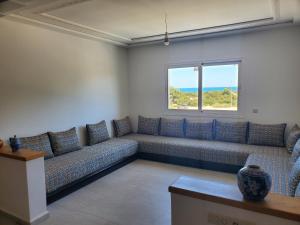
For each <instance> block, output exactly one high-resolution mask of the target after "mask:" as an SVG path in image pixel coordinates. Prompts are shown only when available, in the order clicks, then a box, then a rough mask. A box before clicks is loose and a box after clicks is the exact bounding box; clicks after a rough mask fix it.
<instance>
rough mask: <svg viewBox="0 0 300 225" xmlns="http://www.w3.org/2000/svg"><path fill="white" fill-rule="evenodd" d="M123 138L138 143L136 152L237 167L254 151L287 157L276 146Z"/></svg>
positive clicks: (192, 140)
mask: <svg viewBox="0 0 300 225" xmlns="http://www.w3.org/2000/svg"><path fill="white" fill-rule="evenodd" d="M122 138H126V139H131V140H135V141H137V142H138V143H139V152H144V153H152V154H160V155H167V156H176V157H182V158H188V159H196V160H202V161H208V162H215V163H223V164H230V165H237V166H243V165H244V164H245V162H246V160H247V157H248V156H249V154H251V153H256V152H260V153H265V152H267V153H269V154H272V155H275V156H288V153H287V151H286V149H285V148H278V147H268V146H255V145H246V144H239V143H230V142H219V141H207V140H195V139H187V138H174V137H163V136H152V135H141V134H130V135H126V136H124V137H122Z"/></svg>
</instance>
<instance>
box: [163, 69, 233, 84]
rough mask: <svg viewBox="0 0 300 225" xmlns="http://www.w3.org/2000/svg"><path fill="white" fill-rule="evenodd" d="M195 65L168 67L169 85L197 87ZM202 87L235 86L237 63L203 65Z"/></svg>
mask: <svg viewBox="0 0 300 225" xmlns="http://www.w3.org/2000/svg"><path fill="white" fill-rule="evenodd" d="M197 69H198V68H197V67H186V68H172V69H169V85H170V86H172V87H175V88H197V87H198V71H197ZM202 79H203V80H202V82H203V87H204V88H207V87H237V86H238V65H237V64H235V65H221V66H220V65H219V66H204V67H203V78H202Z"/></svg>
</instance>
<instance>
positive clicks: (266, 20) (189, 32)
mask: <svg viewBox="0 0 300 225" xmlns="http://www.w3.org/2000/svg"><path fill="white" fill-rule="evenodd" d="M272 23H274V18H273V17H267V18H263V19H257V20H249V21H245V22H240V23H232V24H226V25H220V26H214V27H207V28H202V29H195V30H187V31H180V32H173V33H168V35H169V37H170V38H177V37H186V36H194V35H200V34H209V33H214V32H221V31H229V30H234V29H240V28H244V27H252V26H253V27H254V26H259V25H265V24H272ZM162 38H164V34H159V35H153V36H147V37H140V38H133V39H132V42H133V43H136V42H144V41H148V40H150V41H153V40H156V39H162Z"/></svg>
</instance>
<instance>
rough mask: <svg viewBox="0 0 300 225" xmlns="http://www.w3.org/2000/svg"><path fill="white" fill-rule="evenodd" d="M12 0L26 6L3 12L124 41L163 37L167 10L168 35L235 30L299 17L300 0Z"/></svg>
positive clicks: (124, 43) (89, 34) (40, 22)
mask: <svg viewBox="0 0 300 225" xmlns="http://www.w3.org/2000/svg"><path fill="white" fill-rule="evenodd" d="M10 1H14V2H20V3H23V4H24V6H25V7H23V8H22V9H21V10H20V9H19V10H16V11H13V12H9V13H7V15H8V18H14V19H22V20H24V21H27V22H31V23H37V24H40V25H44V26H47V25H48V26H50V27H52V28H55V29H62V30H65V31H68V32H73V33H75V34H78V35H85V36H86V37H89V38H93V39H102V40H106V41H110V42H114V43H116V44H122V45H127V44H132V43H135V42H143V41H148V40H158V39H161V38H162V36H161V35H163V34H164V32H165V24H164V15H165V13H167V15H168V31H169V33H171V34H170V36H171V37H172V33H175V34H174V37H175V36H176V37H181V36H188V35H190V34H195V33H193V32H195V31H199V30H200V31H201V32H202V33H209V32H211V31H214V32H215V31H218V30H220V29H221V30H224V29H225V28H226V27H229V28H230V29H231V30H232V29H233V30H234V29H235V28H239V29H240V28H243V27H247V26H249V24H257V23H259V24H263V23H270V22H275V21H282V20H283V19H290V20H292V19H299V17H300V0H251V1H249V0H54V1H53V0H10ZM0 7H1V5H0ZM225 30H226V29H225ZM187 31H192V33H191V32H187ZM178 32H179V34H178ZM153 36H154V37H153ZM149 37H150V38H149Z"/></svg>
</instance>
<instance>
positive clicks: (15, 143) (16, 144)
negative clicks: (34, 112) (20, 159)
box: [9, 135, 21, 152]
mask: <svg viewBox="0 0 300 225" xmlns="http://www.w3.org/2000/svg"><path fill="white" fill-rule="evenodd" d="M9 142H10V147H11V149H12V151H13V152H16V151H18V150H19V149H20V145H21V143H20V140H19V138H17V137H16V135H15V136H14V137H13V138H10V139H9Z"/></svg>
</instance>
